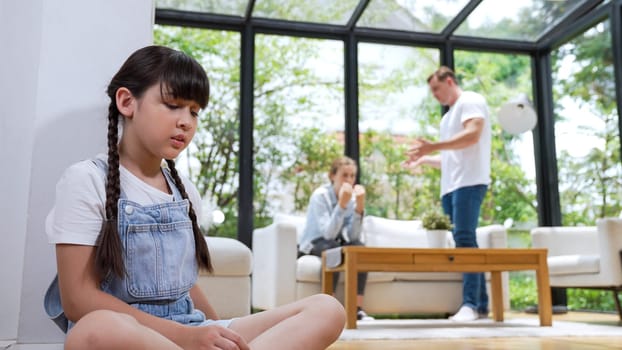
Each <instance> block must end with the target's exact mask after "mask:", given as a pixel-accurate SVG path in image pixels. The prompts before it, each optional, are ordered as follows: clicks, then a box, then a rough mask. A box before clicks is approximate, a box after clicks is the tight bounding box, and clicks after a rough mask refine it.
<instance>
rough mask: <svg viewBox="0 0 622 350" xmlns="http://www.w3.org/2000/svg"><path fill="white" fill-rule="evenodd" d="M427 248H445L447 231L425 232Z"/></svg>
mask: <svg viewBox="0 0 622 350" xmlns="http://www.w3.org/2000/svg"><path fill="white" fill-rule="evenodd" d="M425 234H426V236H427V238H428V248H447V235H448V234H449V231H447V230H426V231H425Z"/></svg>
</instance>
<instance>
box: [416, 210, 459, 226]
mask: <svg viewBox="0 0 622 350" xmlns="http://www.w3.org/2000/svg"><path fill="white" fill-rule="evenodd" d="M421 223H422V225H423V228H424V229H426V230H451V228H452V224H451V219H450V218H449V216H448V215H447V214H445V213H442V212H441V211H440V210H428V211H426V212H425V213H423V216H422V217H421Z"/></svg>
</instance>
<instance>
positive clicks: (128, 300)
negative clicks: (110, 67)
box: [46, 46, 345, 350]
mask: <svg viewBox="0 0 622 350" xmlns="http://www.w3.org/2000/svg"><path fill="white" fill-rule="evenodd" d="M107 92H108V96H109V97H110V105H109V107H108V154H107V156H105V155H99V156H97V157H95V158H93V159H90V160H85V161H82V162H79V163H76V164H74V165H72V166H70V167H69V168H68V169H67V170H66V171H65V173H64V174H63V176H62V178H61V179H60V180H59V182H58V184H57V191H56V202H55V205H54V208H53V210H52V212H51V213H50V215H49V217H48V221H47V224H46V230H47V235H48V239H49V241H50V242H51V243H53V244H55V245H56V259H57V268H58V284H57V285H56V284H54V285H53V287H54V286H57V287H58V289H59V292H60V299H61V300H62V311H64V314H65V315H66V319H68V322H67V323H66V326H67V328H68V333H67V338H66V341H65V349H69V350H71V349H89V350H96V349H150V350H154V349H240V350H243V349H325V348H326V347H328V346H329V345H330V344H332V343H333V342H334V341H335V340H336V339H337V337H338V336H339V334H340V333H341V331H342V329H343V325H344V320H345V316H344V311H343V308H342V307H341V305H340V304H339V302H338V301H337V300H335V299H334V298H332V297H331V296H328V295H314V296H311V297H308V298H306V299H302V300H299V301H296V302H294V303H291V304H288V305H284V306H281V307H279V308H276V309H272V310H268V311H264V312H260V313H256V314H252V315H249V316H244V317H240V318H235V319H231V320H220V319H219V318H218V315H216V313H215V312H214V309H213V308H212V306H211V305H210V303H209V301H208V300H207V298H206V296H205V294H204V293H203V292H202V291H201V290H200V289H199V287H198V286H197V285H196V284H195V282H196V279H197V275H198V270H199V269H200V268H203V269H206V270H208V271H209V270H211V269H212V266H211V262H210V257H209V252H208V249H207V245H206V243H205V239H204V237H203V235H202V233H201V231H200V230H199V226H198V224H197V217H196V214H195V208H198V205H200V203H199V200H200V198H199V194H198V191H197V190H196V188H195V187H194V185H193V184H192V183H190V182H189V181H188V180H187V179H185V178H183V177H181V176H180V175H179V174H178V173H177V170H176V169H175V162H174V159H175V158H176V157H177V156H178V155H179V154H180V153H181V152H182V151H183V150H184V149H185V148H186V147H187V146H188V145H189V143H190V141H191V140H192V137H193V136H194V133H195V131H196V129H197V120H198V115H199V111H200V110H201V109H203V108H205V107H206V105H207V102H208V98H209V82H208V79H207V75H206V74H205V71H204V70H203V68H202V67H201V66H200V65H199V64H198V63H197V62H196V61H195V60H194V59H192V58H190V57H189V56H187V55H186V54H184V53H182V52H179V51H176V50H172V49H169V48H166V47H161V46H148V47H145V48H142V49H139V50H137V51H136V52H134V53H133V54H132V55H131V56H130V57H129V58H128V59H127V61H126V62H125V63H124V64H123V66H122V67H121V68H120V70H119V71H118V72H117V74H116V75H115V76H114V77H113V78H112V81H111V82H110V84H109V86H108V90H107ZM119 124H121V125H122V128H121V129H122V132H121V134H119ZM119 136H120V139H119ZM163 160H166V162H165V164H163ZM53 294H54V293H52V295H53ZM52 302H53V300H52V301H50V300H48V298H46V303H47V304H46V309H49V308H50V307H51V306H50V305H49V304H50V303H52ZM59 307H60V305H59Z"/></svg>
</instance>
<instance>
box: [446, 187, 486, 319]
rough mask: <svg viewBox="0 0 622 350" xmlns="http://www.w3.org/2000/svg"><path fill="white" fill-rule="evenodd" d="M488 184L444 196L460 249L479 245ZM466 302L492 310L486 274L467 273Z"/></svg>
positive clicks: (463, 283) (464, 301) (464, 277)
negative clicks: (478, 238) (481, 209)
mask: <svg viewBox="0 0 622 350" xmlns="http://www.w3.org/2000/svg"><path fill="white" fill-rule="evenodd" d="M487 189H488V186H486V185H475V186H467V187H461V188H458V189H457V190H455V191H453V192H450V193H447V194H445V195H444V196H443V198H442V204H443V210H444V211H445V213H446V214H447V215H449V217H450V218H451V222H452V224H453V226H454V227H453V235H454V241H455V242H456V247H457V248H466V247H469V248H477V239H476V236H475V229H476V228H477V222H478V220H479V211H480V207H481V206H482V201H483V200H484V196H485V195H486V190H487ZM462 305H466V306H468V307H471V308H473V309H475V310H477V312H478V313H486V314H487V313H488V294H487V293H486V280H485V279H484V274H483V273H465V274H464V275H463V278H462Z"/></svg>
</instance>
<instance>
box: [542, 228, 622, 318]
mask: <svg viewBox="0 0 622 350" xmlns="http://www.w3.org/2000/svg"><path fill="white" fill-rule="evenodd" d="M531 243H532V246H533V247H534V248H547V249H548V259H547V261H548V265H549V280H550V283H551V287H566V288H570V287H574V288H593V289H609V290H612V291H613V294H614V298H615V302H616V308H617V309H618V314H619V315H620V319H622V308H621V307H620V300H619V298H618V291H620V290H622V261H621V259H622V258H621V256H620V255H621V254H622V219H617V218H606V219H599V220H597V223H596V226H576V227H574V226H573V227H570V226H568V227H565V226H558V227H536V228H534V229H532V230H531Z"/></svg>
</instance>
